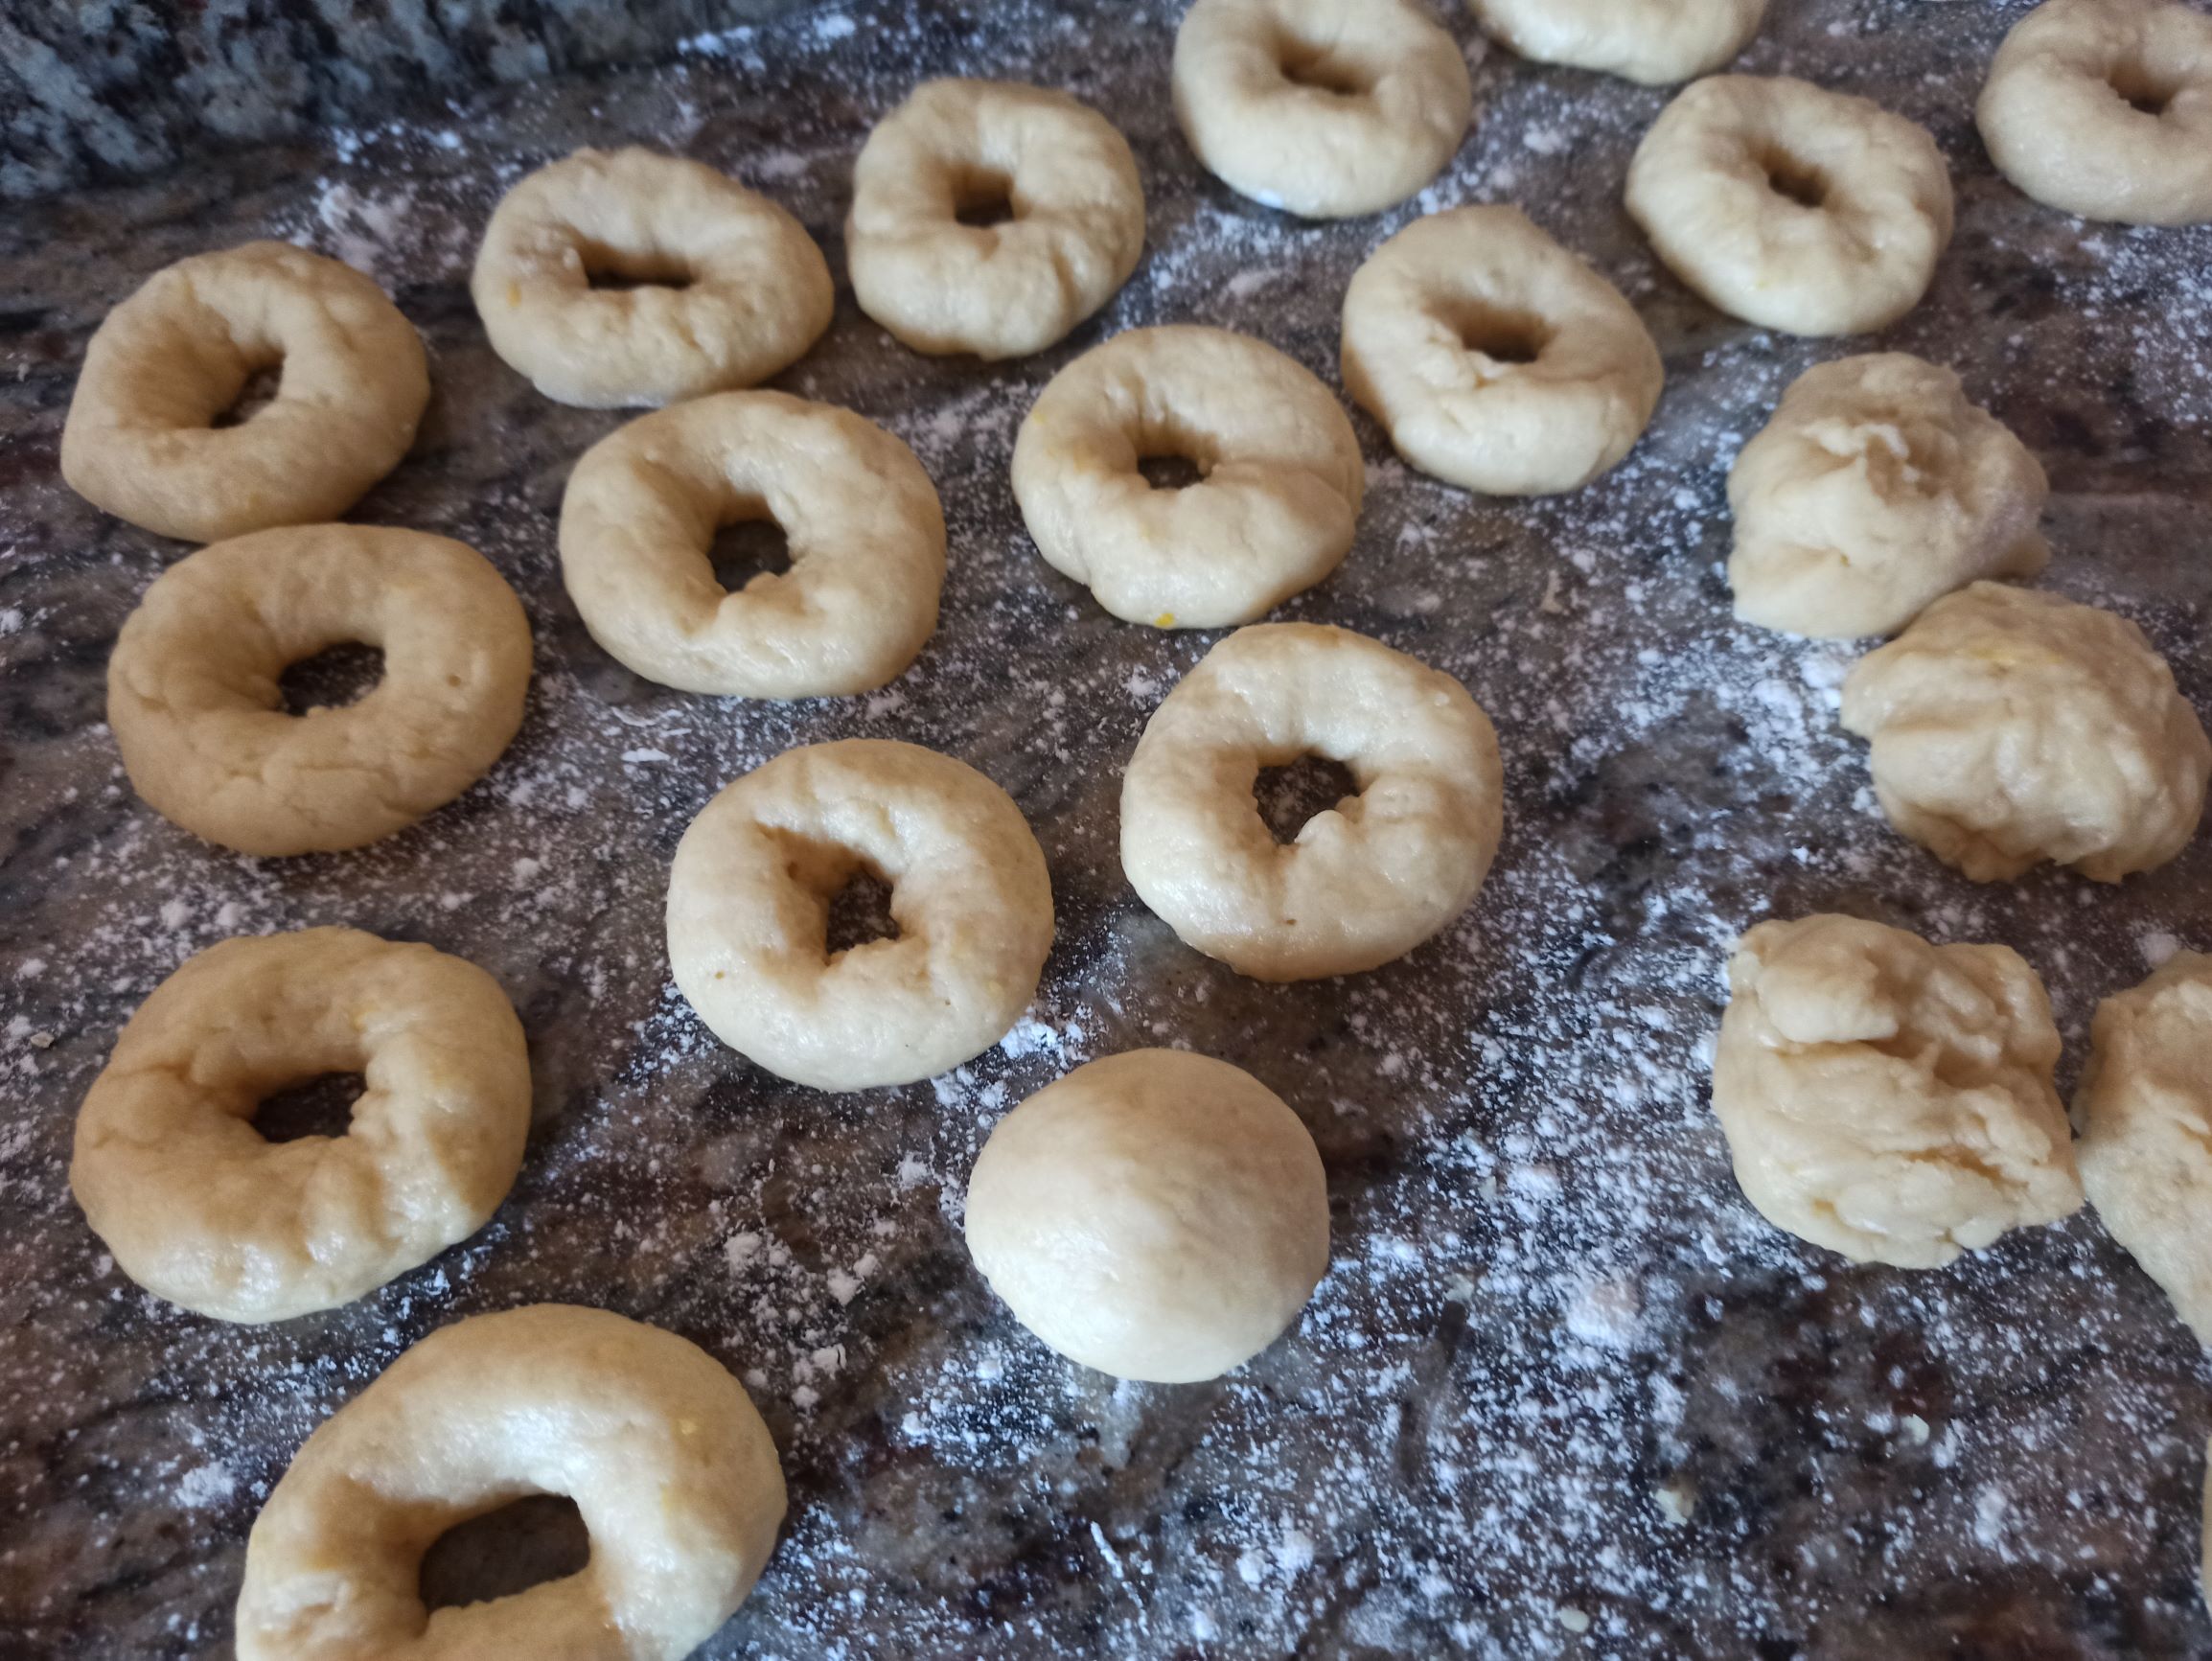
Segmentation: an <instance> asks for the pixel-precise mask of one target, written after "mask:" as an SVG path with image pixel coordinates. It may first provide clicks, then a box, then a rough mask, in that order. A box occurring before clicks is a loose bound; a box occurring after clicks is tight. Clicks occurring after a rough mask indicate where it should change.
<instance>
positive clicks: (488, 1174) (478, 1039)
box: [69, 929, 530, 1322]
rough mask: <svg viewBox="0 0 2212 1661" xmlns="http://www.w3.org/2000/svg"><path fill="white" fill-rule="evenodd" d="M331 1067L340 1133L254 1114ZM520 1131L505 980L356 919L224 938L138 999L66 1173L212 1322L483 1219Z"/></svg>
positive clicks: (412, 1251)
mask: <svg viewBox="0 0 2212 1661" xmlns="http://www.w3.org/2000/svg"><path fill="white" fill-rule="evenodd" d="M323 1073H360V1074H361V1075H362V1076H363V1078H364V1080H365V1081H366V1083H367V1087H368V1088H367V1090H366V1092H365V1093H364V1094H363V1095H362V1096H361V1097H360V1099H359V1100H357V1102H355V1104H354V1110H353V1122H352V1127H351V1129H350V1130H348V1132H347V1133H346V1134H345V1135H343V1136H339V1137H322V1136H307V1137H300V1138H297V1139H296V1140H294V1141H291V1142H265V1141H264V1140H263V1139H262V1137H261V1134H260V1133H259V1132H258V1131H256V1130H255V1128H254V1125H253V1115H254V1112H255V1110H256V1108H258V1107H259V1106H260V1104H261V1103H262V1101H263V1100H264V1099H265V1098H266V1097H267V1096H270V1095H272V1094H274V1093H275V1092H277V1091H280V1090H283V1089H285V1088H286V1087H287V1086H289V1085H293V1084H298V1083H301V1082H303V1081H305V1080H308V1079H311V1078H315V1077H318V1076H319V1075H321V1074H323ZM529 1129H530V1057H529V1052H528V1050H527V1049H526V1048H525V1046H524V1043H523V1038H522V1024H521V1023H520V1022H519V1021H518V1020H516V1019H515V1010H514V1007H513V1006H512V1005H511V1004H509V1003H508V1002H507V995H506V994H505V993H504V992H502V991H501V990H500V989H499V983H498V982H497V981H496V980H493V979H492V977H491V976H489V975H487V974H486V973H485V972H484V971H483V970H481V969H479V968H477V967H476V965H475V964H473V963H470V962H466V961H464V960H463V959H461V958H459V957H448V956H447V955H446V954H445V953H443V952H438V951H433V950H432V949H431V948H430V947H428V946H419V945H402V944H399V943H397V942H394V941H389V940H380V939H379V938H378V937H377V936H376V935H374V934H362V933H360V932H359V931H358V930H356V929H305V930H301V931H300V932H298V933H296V934H272V935H269V936H266V937H265V938H245V937H242V938H239V939H233V940H225V941H223V942H222V943H221V944H220V945H217V946H211V947H209V948H208V949H207V950H206V951H204V952H201V953H199V954H197V955H196V956H195V957H191V958H189V959H188V960H187V961H186V962H185V963H184V965H183V966H182V967H181V968H179V969H178V970H177V971H176V972H175V973H174V974H173V975H171V976H170V977H169V979H168V980H164V981H163V982H162V983H161V984H160V985H159V986H157V987H155V988H154V989H153V995H152V996H151V997H150V998H148V999H147V1001H146V1002H145V1003H144V1004H141V1005H140V1006H139V1009H138V1012H137V1013H136V1014H135V1015H133V1016H131V1018H130V1021H129V1023H128V1024H127V1026H126V1027H124V1029H123V1036H122V1037H120V1038H119V1039H117V1040H116V1043H115V1051H114V1053H113V1054H112V1055H110V1056H109V1057H108V1060H107V1066H106V1067H105V1068H104V1070H103V1071H102V1073H101V1074H100V1076H99V1077H98V1078H97V1079H95V1080H94V1081H93V1085H92V1089H91V1090H90V1092H88V1093H87V1094H86V1096H85V1097H84V1105H83V1107H82V1108H81V1110H80V1111H79V1113H78V1116H77V1147H76V1154H75V1157H74V1158H73V1159H72V1160H71V1162H70V1166H69V1186H70V1188H71V1189H72V1190H73V1191H74V1192H75V1193H76V1195H77V1203H78V1204H79V1205H81V1206H82V1207H83V1208H84V1215H85V1220H86V1221H87V1222H89V1223H90V1224H91V1225H92V1232H93V1233H94V1234H98V1235H99V1236H100V1238H101V1240H102V1241H103V1242H104V1244H105V1245H106V1247H107V1249H108V1250H109V1251H110V1252H112V1253H113V1254H114V1256H115V1261H116V1264H117V1266H118V1267H120V1268H121V1269H122V1270H123V1272H124V1273H125V1274H127V1275H128V1276H129V1277H130V1278H131V1279H132V1280H136V1281H137V1282H138V1283H139V1284H140V1285H142V1286H144V1287H146V1288H147V1289H148V1290H149V1291H150V1292H153V1293H155V1294H157V1295H158V1296H160V1297H163V1298H166V1299H168V1300H169V1301H170V1302H171V1303H179V1304H182V1305H183V1306H184V1307H185V1308H187V1309H191V1310H195V1311H196V1312H197V1313H199V1314H202V1315H212V1316H214V1317H216V1318H217V1319H219V1320H223V1321H257V1322H258V1321H284V1320H288V1319H289V1318H290V1317H292V1316H294V1315H305V1314H308V1313H310V1312H311V1311H312V1310H316V1309H334V1308H336V1307H337V1306H338V1305H339V1304H341V1303H350V1302H352V1301H353V1300H354V1299H356V1298H358V1297H361V1296H363V1295H364V1294H366V1293H369V1292H373V1291H375V1290H376V1289H377V1288H378V1287H379V1286H381V1285H382V1284H383V1283H384V1282H385V1281H387V1280H392V1279H393V1278H394V1277H395V1276H398V1275H402V1274H404V1273H405V1272H406V1271H407V1270H409V1269H412V1268H414V1267H416V1266H417V1265H418V1264H421V1263H426V1262H428V1261H429V1260H430V1258H432V1257H436V1256H437V1255H438V1253H440V1252H442V1251H444V1250H445V1249H446V1248H447V1247H448V1246H450V1245H453V1244H455V1243H456V1242H458V1241H461V1240H464V1239H466V1238H468V1236H469V1235H471V1234H474V1233H475V1232H476V1231H477V1230H478V1229H480V1228H482V1227H483V1226H484V1224H485V1223H486V1222H488V1221H490V1220H491V1216H492V1213H493V1212H494V1211H496V1210H497V1209H498V1206H499V1202H500V1201H501V1200H502V1199H504V1198H506V1195H507V1189H508V1188H510V1187H511V1186H512V1185H513V1184H514V1181H515V1173H516V1171H517V1170H518V1169H519V1168H520V1166H521V1163H522V1143H523V1139H524V1138H525V1137H526V1136H527V1135H528V1133H529Z"/></svg>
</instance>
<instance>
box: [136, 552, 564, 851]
mask: <svg viewBox="0 0 2212 1661" xmlns="http://www.w3.org/2000/svg"><path fill="white" fill-rule="evenodd" d="M348 642H358V643H359V644H362V645H367V646H377V647H381V648H382V650H383V654H384V674H383V680H382V681H380V683H379V684H378V685H377V687H376V688H375V690H373V691H372V692H370V693H369V694H368V695H367V696H366V697H365V698H362V699H361V700H360V701H359V702H358V703H357V704H347V705H345V706H343V707H337V706H331V707H324V708H316V709H310V710H309V711H308V712H307V713H306V714H304V715H296V716H295V715H290V714H288V713H287V712H286V711H285V709H284V707H283V694H282V691H281V689H280V687H279V684H278V678H279V677H280V676H282V675H283V674H284V672H285V670H286V669H287V668H288V667H290V666H291V665H292V664H294V663H297V662H300V661H302V660H303V659H305V658H308V657H313V656H314V655H315V654H316V653H318V652H322V651H325V650H327V649H328V648H330V647H332V646H337V645H343V644H346V643H348ZM529 684H530V624H529V621H528V619H527V618H525V617H524V616H523V614H522V605H521V602H520V601H519V600H518V599H516V597H515V590H514V589H512V588H508V587H507V584H506V581H505V579H504V578H502V577H501V576H500V575H499V573H498V572H497V571H495V569H493V568H492V565H491V564H490V563H489V562H488V561H486V560H485V559H484V558H483V556H482V555H480V554H478V553H477V552H476V551H475V550H474V549H472V548H471V547H468V546H467V545H465V544H464V543H461V542H449V541H448V540H447V539H446V538H444V537H433V536H428V535H426V534H425V533H424V532H421V531H402V530H392V529H388V528H384V527H380V526H375V525H293V526H289V527H287V528H285V529H282V530H273V531H258V532H256V533H255V534H254V535H252V536H250V537H237V538H233V539H232V540H231V541H229V542H217V543H214V544H213V545H212V546H209V547H205V548H202V549H200V550H199V552H197V553H196V554H193V555H191V556H190V557H189V558H187V559H184V560H180V561H178V562H177V564H175V565H172V566H170V568H169V569H168V570H166V571H164V572H163V573H162V574H161V575H160V576H159V577H158V578H156V579H155V580H154V583H153V586H152V587H151V588H148V589H147V590H146V593H145V596H144V597H143V598H142V599H140V601H139V602H138V610H136V611H133V612H131V614H130V615H129V617H128V618H127V619H126V620H125V622H124V625H123V633H122V634H120V635H119V636H118V637H117V639H116V642H115V652H114V655H113V656H112V657H109V659H108V662H107V721H108V725H109V726H110V727H113V728H114V729H115V742H116V746H117V748H118V749H120V750H122V751H123V765H124V767H125V769H126V770H127V772H128V773H129V774H130V782H131V784H132V786H133V787H134V788H135V789H136V790H137V792H138V794H139V795H140V796H144V797H145V798H146V799H147V801H148V802H150V804H151V805H152V807H153V809H154V811H155V812H157V813H159V814H160V815H161V816H162V817H163V818H164V819H169V820H170V821H171V822H173V823H175V824H179V825H182V826H183V827H184V828H185V829H186V830H188V831H191V832H192V833H193V834H194V835H195V836H199V837H205V838H206V839H207V840H208V841H209V842H219V843H220V844H221V845H222V846H224V847H227V848H235V849H237V850H238V851H239V852H240V853H242V854H262V855H281V854H306V853H333V852H336V851H338V850H340V849H344V848H357V847H361V846H363V845H364V844H366V843H369V842H375V841H377V840H378V839H379V838H380V837H387V836H390V835H391V834H392V833H393V832H394V831H398V830H403V829H405V828H406V827H407V826H408V825H410V824H413V823H414V822H415V820H417V819H421V818H422V817H423V816H424V815H425V814H426V813H429V812H431V811H432V810H434V809H436V808H440V807H443V806H444V805H445V804H446V803H447V802H449V801H451V800H452V799H453V798H454V797H455V796H459V795H460V794H461V793H462V792H463V791H464V790H467V789H468V788H469V786H470V785H472V784H473V783H474V782H475V781H476V780H477V779H478V778H480V777H482V776H483V774H484V773H485V772H486V771H487V770H489V769H490V767H491V765H492V764H493V763H494V762H495V761H496V760H498V759H499V754H500V752H501V751H502V750H505V749H506V748H507V743H508V740H510V739H512V738H513V737H514V736H515V731H516V729H517V728H518V727H520V726H521V724H522V704H523V699H524V696H525V694H526V693H527V691H528V689H529Z"/></svg>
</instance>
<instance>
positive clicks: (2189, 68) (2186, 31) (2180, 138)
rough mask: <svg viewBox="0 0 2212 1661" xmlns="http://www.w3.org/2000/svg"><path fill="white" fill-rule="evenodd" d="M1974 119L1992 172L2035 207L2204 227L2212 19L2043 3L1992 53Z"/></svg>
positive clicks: (2131, 2)
mask: <svg viewBox="0 0 2212 1661" xmlns="http://www.w3.org/2000/svg"><path fill="white" fill-rule="evenodd" d="M2151 106H2154V107H2155V108H2156V113H2155V114H2154V113H2152V107H2151ZM1974 120H1975V122H1976V124H1977V125H1978V126H1979V127H1981V129H1982V139H1983V142H1985V143H1986V144H1987V145H1988V146H1989V147H1990V156H1991V159H1992V160H1993V161H1994V162H1995V163H1996V164H1997V171H1998V172H1999V173H2003V174H2004V175H2005V177H2007V178H2009V179H2011V180H2012V181H2013V183H2014V184H2016V185H2017V186H2018V187H2019V188H2020V189H2021V190H2023V191H2025V192H2026V193H2027V194H2028V195H2029V196H2033V197H2035V198H2036V200H2038V201H2039V202H2043V203H2046V204H2047V205H2049V206H2051V207H2054V208H2060V209H2063V210H2064V211H2065V212H2067V213H2070V214H2080V215H2081V216H2082V217H2083V218H2084V219H2117V220H2120V221H2122V222H2123V223H2126V224H2134V225H2190V224H2198V223H2201V222H2203V221H2206V220H2212V17H2207V16H2205V15H2204V14H2203V13H2202V12H2196V11H2192V10H2191V9H2190V8H2189V7H2187V6H2178V5H2168V4H2161V3H2160V0H2050V3H2049V4H2047V5H2043V6H2039V7H2037V8H2036V10H2035V11H2033V12H2029V13H2028V14H2027V16H2025V17H2023V18H2021V19H2020V21H2019V22H2018V23H2017V24H2016V25H2015V26H2014V28H2013V31H2012V33H2011V34H2010V35H2006V36H2005V43H2004V44H2003V45H2002V46H2000V47H1998V48H1997V56H1996V58H1995V61H1993V63H1992V64H1991V65H1990V78H1989V81H1987V83H1985V84H1984V86H1983V87H1982V96H1981V101H1980V103H1979V104H1976V106H1975V109H1974Z"/></svg>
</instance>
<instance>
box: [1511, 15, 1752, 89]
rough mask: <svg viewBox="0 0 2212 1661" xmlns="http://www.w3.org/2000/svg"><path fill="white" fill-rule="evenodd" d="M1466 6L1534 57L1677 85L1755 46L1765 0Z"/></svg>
mask: <svg viewBox="0 0 2212 1661" xmlns="http://www.w3.org/2000/svg"><path fill="white" fill-rule="evenodd" d="M1467 10H1468V11H1470V12H1473V13H1474V14H1475V21H1476V22H1477V23H1479V24H1481V25H1482V26H1483V31H1484V33H1485V34H1486V35H1489V36H1490V37H1491V38H1492V39H1494V40H1497V41H1499V42H1501V43H1503V44H1504V45H1506V46H1508V47H1510V48H1511V49H1512V50H1513V52H1514V53H1516V54H1517V55H1519V56H1520V57H1522V58H1528V59H1530V60H1531V61H1532V62H1535V63H1564V64H1569V65H1572V66H1573V67H1574V68H1577V69H1595V70H1600V71H1601V72H1603V73H1604V74H1606V75H1618V76H1621V77H1622V78H1623V79H1624V80H1627V81H1639V82H1641V83H1642V84H1644V85H1646V86H1673V85H1676V84H1678V83H1679V82H1681V81H1691V80H1694V79H1695V78H1696V77H1698V76H1700V75H1710V74H1712V73H1713V71H1715V70H1716V69H1718V68H1720V67H1721V66H1722V65H1723V64H1725V63H1727V62H1728V61H1729V60H1730V59H1732V58H1735V56H1736V55H1737V54H1738V53H1740V52H1741V51H1742V50H1743V49H1744V48H1745V47H1746V46H1748V45H1750V44H1751V37H1752V36H1753V35H1757V34H1758V33H1759V25H1760V23H1761V21H1762V20H1763V18H1764V17H1765V15H1766V0H1467Z"/></svg>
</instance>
